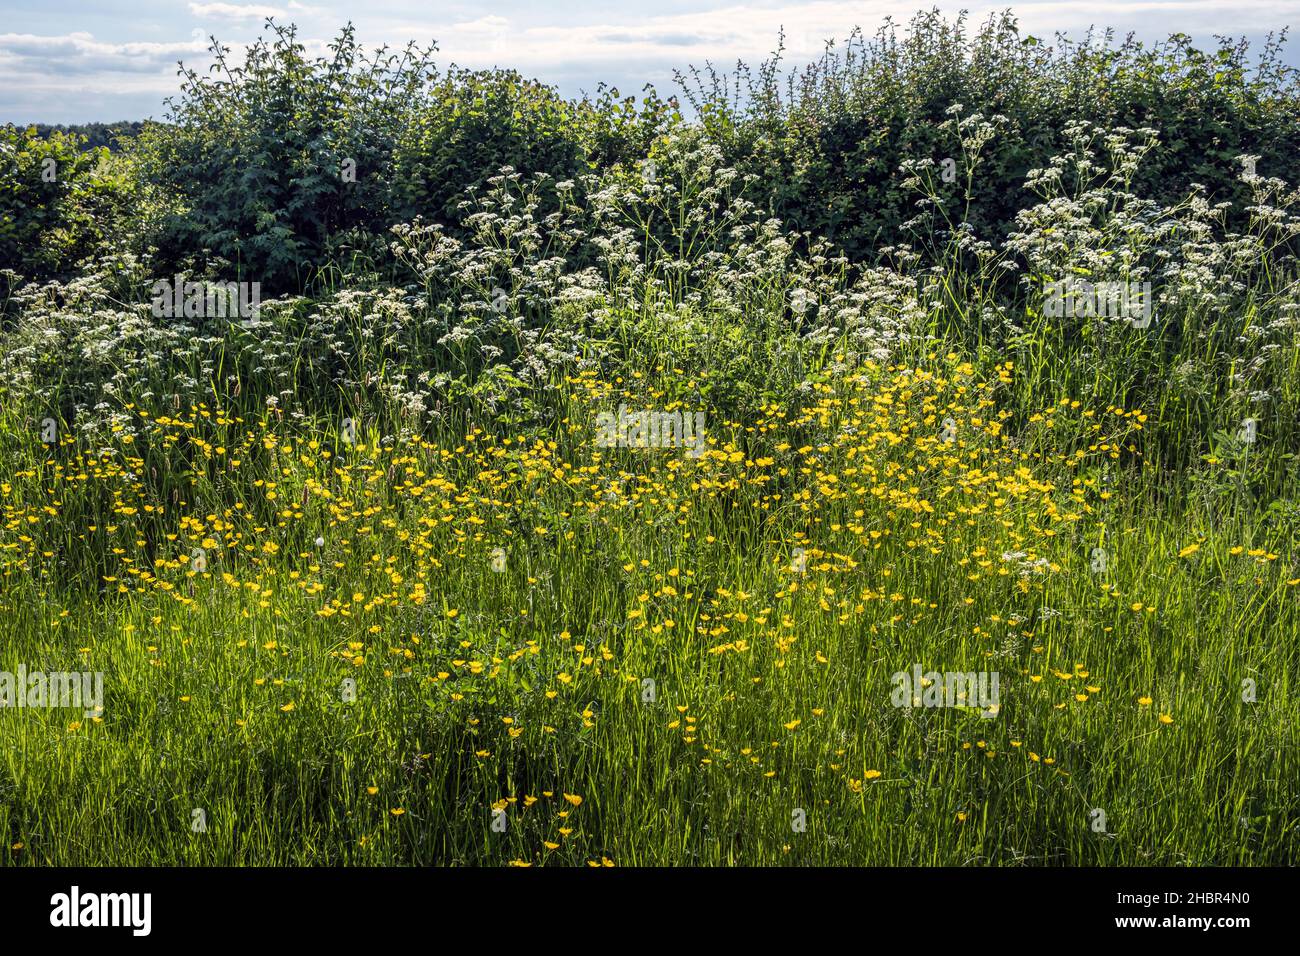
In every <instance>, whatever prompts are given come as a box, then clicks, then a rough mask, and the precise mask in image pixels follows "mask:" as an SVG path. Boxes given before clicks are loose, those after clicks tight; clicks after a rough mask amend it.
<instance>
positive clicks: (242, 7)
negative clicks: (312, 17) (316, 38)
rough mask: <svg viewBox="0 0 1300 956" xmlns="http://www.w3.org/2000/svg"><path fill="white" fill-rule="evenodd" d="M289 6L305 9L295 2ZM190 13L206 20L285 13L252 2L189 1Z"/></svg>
mask: <svg viewBox="0 0 1300 956" xmlns="http://www.w3.org/2000/svg"><path fill="white" fill-rule="evenodd" d="M289 6H290V7H291V8H295V9H299V10H306V9H307V8H306V7H301V6H300V5H298V4H296V3H291V4H289ZM190 13H192V14H194V15H195V16H196V17H203V18H204V19H207V20H252V19H258V20H261V19H264V18H266V17H283V16H286V15H287V11H286V10H285V9H284V8H282V7H264V6H260V5H258V4H253V3H191V4H190Z"/></svg>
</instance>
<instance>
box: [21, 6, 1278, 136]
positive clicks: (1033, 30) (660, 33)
mask: <svg viewBox="0 0 1300 956" xmlns="http://www.w3.org/2000/svg"><path fill="white" fill-rule="evenodd" d="M930 6H938V8H939V9H940V10H941V11H943V12H944V13H945V14H948V15H954V14H956V13H957V12H958V11H959V10H962V9H965V10H967V11H968V13H969V19H970V21H972V22H973V23H979V22H982V21H983V20H984V19H986V18H987V17H988V15H989V14H990V13H992V12H995V11H998V10H1002V9H1008V8H1009V9H1010V10H1011V11H1012V12H1013V13H1014V14H1015V15H1016V17H1017V18H1018V20H1019V22H1020V28H1021V31H1022V33H1027V34H1033V35H1035V36H1038V37H1041V38H1044V39H1050V38H1051V37H1052V36H1053V35H1054V34H1056V33H1057V32H1062V33H1065V34H1067V35H1069V36H1070V37H1072V38H1075V39H1078V38H1080V37H1082V36H1083V35H1084V33H1085V32H1086V31H1087V30H1088V28H1089V27H1090V26H1095V27H1097V28H1099V29H1100V28H1104V27H1113V28H1114V29H1115V30H1116V33H1117V34H1118V35H1120V36H1122V35H1124V34H1126V33H1128V32H1130V31H1131V32H1133V33H1135V34H1136V35H1137V36H1138V37H1139V38H1140V39H1143V40H1148V41H1150V40H1159V39H1163V38H1164V37H1166V36H1167V35H1168V34H1169V33H1173V32H1180V33H1186V34H1189V35H1190V36H1191V37H1192V38H1193V39H1194V40H1195V41H1197V43H1198V45H1202V46H1211V47H1212V46H1213V45H1214V43H1215V41H1214V37H1215V36H1216V35H1229V36H1233V37H1242V36H1244V37H1246V38H1247V39H1249V40H1250V41H1251V42H1252V45H1254V44H1256V43H1258V42H1260V41H1262V40H1263V38H1264V37H1265V36H1266V35H1267V34H1268V33H1269V32H1270V31H1280V30H1281V29H1282V28H1284V27H1287V26H1294V25H1300V0H1232V2H1222V0H1102V2H1093V0H1067V2H1060V0H1026V2H1019V3H1007V2H1005V0H1004V2H1002V3H988V4H981V3H970V2H968V3H964V4H944V3H939V4H935V3H933V2H929V3H927V2H925V0H901V2H899V0H860V2H843V0H689V2H687V0H656V2H655V3H654V4H653V5H652V6H651V5H649V4H645V3H629V2H627V0H601V2H596V0H563V2H562V3H561V2H558V0H551V2H550V3H543V2H540V0H489V2H484V3H466V2H446V0H414V2H390V0H367V2H364V3H357V2H350V3H344V2H330V0H310V2H299V0H264V2H256V3H253V2H241V0H232V2H214V3H209V2H198V3H191V2H185V0H88V2H80V3H78V2H67V0H39V2H27V0H24V2H15V0H0V31H4V32H0V123H3V122H12V123H37V122H45V123H84V122H92V121H96V120H98V121H104V122H111V121H115V120H126V119H132V120H135V119H147V118H151V117H152V118H156V119H161V118H163V116H164V115H165V112H166V109H165V106H164V100H165V98H166V97H167V96H169V95H172V94H175V93H176V92H177V90H178V88H179V80H178V77H177V62H178V61H184V62H185V64H186V65H187V66H191V67H195V68H200V69H202V68H206V66H207V64H208V63H209V62H210V57H209V54H208V44H209V38H210V37H212V36H216V37H217V38H218V39H219V40H221V42H222V43H223V44H225V45H227V46H230V47H231V48H232V50H233V51H235V53H236V54H238V53H239V51H240V49H241V47H242V46H243V45H245V44H247V43H249V42H251V41H252V40H254V39H255V38H256V37H257V36H258V35H259V34H260V33H261V31H262V26H263V21H264V18H265V17H268V16H272V17H275V19H276V20H277V22H280V23H290V22H292V23H296V24H297V25H298V27H299V38H300V40H302V41H303V42H304V43H305V44H306V45H307V48H308V51H309V52H311V53H323V52H324V51H325V45H326V44H327V43H328V42H329V40H330V39H331V38H332V37H334V36H335V35H337V33H338V30H339V28H340V27H341V26H343V25H344V24H345V23H348V22H349V21H350V22H352V23H353V24H354V25H355V26H356V30H357V37H358V39H359V40H360V41H361V42H362V43H364V44H365V45H366V46H367V47H370V46H379V45H383V44H387V45H389V46H392V47H401V46H405V44H406V43H407V41H409V40H415V41H418V42H420V43H429V42H430V41H435V40H436V41H437V44H438V50H439V52H438V55H437V57H436V61H437V62H438V64H440V65H447V64H450V63H456V64H458V65H460V66H467V67H474V68H483V67H494V66H502V67H511V68H513V69H516V70H518V71H519V72H521V73H523V74H525V75H526V76H529V77H535V78H537V79H540V80H542V81H543V82H546V83H549V84H552V85H554V86H556V87H557V88H558V89H559V90H560V92H561V93H563V94H564V95H566V96H573V95H578V94H580V93H582V92H594V91H595V89H596V85H597V83H599V82H600V81H602V80H603V81H605V82H607V83H610V84H612V85H614V86H616V87H618V88H619V90H620V91H621V92H622V93H623V94H624V95H628V94H630V93H637V92H639V91H640V90H641V88H642V86H643V85H644V84H646V83H654V84H655V85H656V86H657V87H658V88H659V90H660V92H661V93H664V94H665V95H666V94H667V93H668V92H670V91H672V90H673V83H672V77H673V70H674V68H685V67H688V66H690V65H692V64H694V65H696V66H703V65H704V64H705V63H706V62H712V63H714V64H716V65H717V66H719V67H720V68H723V69H725V68H729V67H731V66H732V65H734V64H735V62H736V60H737V59H741V60H745V61H746V62H749V63H757V62H758V61H760V60H762V59H764V58H765V57H766V56H767V55H768V54H769V53H770V52H771V51H772V50H773V49H774V48H775V46H776V42H777V36H778V34H779V32H780V30H781V29H782V27H784V29H785V33H786V50H787V60H788V62H790V63H791V64H798V63H800V62H803V61H806V60H808V59H811V58H812V57H813V55H814V54H815V53H816V52H818V51H820V50H821V48H822V44H823V42H824V41H825V40H826V39H828V38H840V39H842V38H843V37H844V36H845V35H847V34H848V32H849V31H850V30H851V29H852V28H853V27H854V26H860V27H862V28H863V29H864V30H865V31H866V32H867V33H874V32H875V30H876V28H877V27H879V26H880V24H881V23H883V22H884V20H885V18H886V17H890V16H892V17H893V18H894V20H895V22H898V23H900V24H905V23H906V22H907V21H908V20H909V19H910V18H911V16H912V15H913V14H914V13H915V12H916V11H917V9H919V8H921V7H926V8H928V7H930ZM1285 50H1286V53H1285V57H1284V59H1285V60H1286V61H1287V62H1288V63H1290V64H1292V65H1295V66H1300V37H1297V38H1296V40H1295V41H1293V42H1288V44H1287V46H1286V48H1285Z"/></svg>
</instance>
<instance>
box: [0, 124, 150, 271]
mask: <svg viewBox="0 0 1300 956" xmlns="http://www.w3.org/2000/svg"><path fill="white" fill-rule="evenodd" d="M82 146H83V144H82V142H81V141H80V140H79V138H78V137H76V136H74V135H71V134H64V133H51V134H50V135H49V136H47V137H42V136H41V135H39V134H38V132H37V130H36V128H35V127H27V128H26V129H23V128H19V127H15V126H13V125H6V126H3V127H0V269H12V270H14V271H15V272H17V273H19V274H21V275H22V276H24V277H26V278H28V279H47V278H51V277H58V276H64V275H66V274H68V273H70V272H71V271H72V270H73V268H74V267H75V265H76V264H77V263H78V262H79V261H80V260H81V259H83V258H84V257H85V256H87V255H89V254H90V253H91V252H92V251H94V249H95V248H96V246H97V245H98V243H100V242H101V241H102V239H103V238H104V236H105V234H106V231H107V230H108V229H109V228H110V225H109V224H110V221H111V219H112V218H113V213H114V211H115V210H116V207H117V204H118V202H119V197H120V193H121V192H122V190H123V188H124V186H123V182H122V180H121V173H120V170H118V169H117V168H116V167H115V166H114V165H113V164H111V163H110V162H109V159H108V154H107V150H105V149H103V148H102V147H100V148H97V149H92V150H85V149H83V148H82Z"/></svg>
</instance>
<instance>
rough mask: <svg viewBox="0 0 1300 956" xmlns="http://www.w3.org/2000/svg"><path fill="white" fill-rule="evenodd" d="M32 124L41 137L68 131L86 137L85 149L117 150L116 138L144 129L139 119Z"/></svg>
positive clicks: (134, 133) (125, 136)
mask: <svg viewBox="0 0 1300 956" xmlns="http://www.w3.org/2000/svg"><path fill="white" fill-rule="evenodd" d="M32 125H33V126H35V127H36V134H37V135H38V136H40V137H41V138H42V139H45V138H48V137H49V135H50V134H51V133H70V134H72V135H74V136H84V137H85V138H86V142H85V143H84V144H83V148H85V149H94V148H96V147H98V146H106V147H108V149H110V150H112V151H113V152H117V151H118V150H120V149H121V148H122V146H121V143H119V142H118V140H119V139H121V138H128V139H129V138H131V137H133V136H135V135H137V134H138V133H139V132H140V130H142V129H144V125H145V124H144V123H143V122H141V121H140V120H121V121H120V122H117V123H73V124H63V123H55V124H50V123H33V124H32Z"/></svg>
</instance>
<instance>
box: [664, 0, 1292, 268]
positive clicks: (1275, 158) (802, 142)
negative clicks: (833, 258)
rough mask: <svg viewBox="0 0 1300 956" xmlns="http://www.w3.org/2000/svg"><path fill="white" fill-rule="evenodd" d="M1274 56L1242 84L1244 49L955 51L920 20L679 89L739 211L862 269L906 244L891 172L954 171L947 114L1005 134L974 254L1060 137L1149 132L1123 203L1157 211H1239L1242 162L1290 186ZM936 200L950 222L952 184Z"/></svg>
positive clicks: (978, 189)
mask: <svg viewBox="0 0 1300 956" xmlns="http://www.w3.org/2000/svg"><path fill="white" fill-rule="evenodd" d="M1280 45H1281V41H1280V40H1278V41H1273V40H1270V42H1269V43H1268V44H1267V45H1266V46H1265V49H1264V50H1263V52H1262V54H1261V56H1260V59H1259V61H1258V64H1257V65H1256V66H1255V68H1254V69H1251V68H1250V65H1249V63H1248V59H1247V52H1248V51H1247V47H1246V45H1245V43H1244V42H1243V43H1238V44H1235V45H1234V44H1229V43H1227V42H1226V41H1225V42H1224V43H1223V45H1221V47H1220V48H1219V49H1218V50H1216V51H1214V52H1213V53H1205V52H1202V51H1199V50H1196V49H1195V48H1193V47H1192V46H1191V44H1190V41H1189V39H1188V38H1187V37H1185V36H1181V35H1175V36H1173V37H1171V38H1170V39H1169V40H1168V41H1167V42H1165V43H1163V44H1159V45H1157V46H1155V47H1145V46H1143V45H1142V44H1140V43H1139V42H1137V41H1136V40H1133V39H1132V38H1129V39H1127V40H1125V41H1124V42H1123V43H1121V44H1119V45H1114V43H1113V38H1112V36H1111V35H1110V34H1109V33H1108V34H1106V35H1105V36H1104V37H1100V38H1098V37H1094V36H1091V35H1090V36H1089V37H1087V38H1086V39H1085V40H1084V41H1082V42H1080V43H1071V42H1069V41H1066V40H1064V39H1061V40H1058V42H1057V44H1056V45H1054V46H1049V45H1047V44H1045V43H1044V42H1043V41H1041V40H1039V39H1037V38H1034V37H1032V36H1026V35H1022V34H1021V33H1020V31H1019V29H1018V27H1017V25H1016V22H1015V19H1014V18H1013V17H1011V16H1010V15H1009V14H1003V15H1001V16H997V17H994V18H991V19H990V20H989V21H988V22H987V23H986V24H985V25H984V26H983V27H981V28H980V29H979V30H978V31H976V32H975V33H974V34H973V35H970V34H969V33H968V31H967V28H966V24H965V22H964V19H963V18H960V17H959V18H958V19H956V20H955V21H951V22H950V21H946V20H944V19H943V18H942V17H941V16H940V15H939V14H938V13H937V12H931V13H925V14H920V15H918V16H917V17H916V18H915V19H914V20H913V21H912V23H911V26H910V28H909V30H908V31H907V32H906V33H905V35H903V36H901V37H900V36H899V34H898V31H897V30H896V28H895V27H894V25H893V24H887V25H886V26H885V27H883V28H882V29H881V30H880V31H879V33H877V34H876V36H875V37H874V38H870V39H868V38H866V37H864V36H863V35H862V34H860V33H854V34H853V35H852V36H851V37H850V39H849V40H848V42H847V43H846V44H844V45H843V46H842V47H840V48H838V49H837V48H834V47H829V48H828V49H827V51H826V52H825V53H824V54H823V56H822V57H821V58H820V59H819V60H818V61H816V62H814V63H812V64H811V65H809V66H807V67H806V68H804V69H803V70H802V71H799V72H797V73H794V74H792V75H790V76H787V77H785V78H784V79H783V77H782V74H781V71H780V69H779V67H780V53H779V52H778V55H777V57H776V58H774V59H773V60H771V61H768V62H766V63H764V64H761V65H760V66H759V68H758V69H757V70H756V71H752V72H751V71H750V70H749V69H748V68H747V67H744V66H743V65H742V66H741V67H740V70H739V71H738V73H737V74H736V75H735V76H732V77H723V76H720V75H718V74H716V73H713V72H711V71H706V72H703V73H702V72H700V71H698V70H692V71H691V72H690V73H689V74H688V75H685V76H682V77H680V78H679V79H680V81H681V83H682V85H683V88H684V90H685V91H686V96H687V98H688V99H689V100H690V102H691V104H692V106H693V107H694V108H695V110H696V112H697V113H698V114H699V116H700V117H701V120H702V122H703V123H704V125H705V127H706V128H707V129H708V130H709V133H710V136H711V137H712V138H714V139H715V140H716V141H717V142H718V143H719V144H720V145H721V146H722V147H723V149H724V152H725V155H726V158H727V161H728V162H729V163H731V164H733V165H735V166H736V167H737V168H738V169H740V170H741V171H742V172H746V173H753V174H754V175H756V176H757V180H756V181H755V183H754V185H753V187H752V189H753V192H752V197H751V198H753V199H754V200H755V201H756V202H758V203H760V204H761V205H763V206H765V207H766V208H768V209H770V210H771V211H772V212H773V213H774V214H775V215H777V216H779V217H781V218H782V219H784V220H785V221H786V222H787V223H789V224H790V225H792V226H794V227H795V228H797V229H799V230H801V231H810V232H813V233H815V234H818V235H821V236H823V237H825V238H827V239H830V240H831V241H833V242H835V243H837V244H838V245H839V246H840V247H841V248H843V249H844V250H845V252H846V253H847V254H848V255H849V256H850V257H851V258H855V259H872V258H874V257H875V256H876V254H877V252H878V250H879V249H880V248H881V247H883V246H888V245H891V244H894V243H896V242H898V241H900V240H903V241H906V240H908V239H909V235H908V231H907V230H906V229H905V228H904V223H905V222H906V221H907V220H908V219H910V218H911V215H912V202H913V199H914V197H913V196H912V195H910V194H909V193H907V192H906V191H904V190H903V189H901V188H900V185H899V184H900V182H901V180H902V177H901V176H899V174H898V170H899V167H900V165H901V164H902V163H903V162H905V161H907V160H911V159H921V158H927V157H928V158H930V159H932V160H933V161H934V162H935V163H940V162H941V161H942V160H943V159H944V158H945V157H953V158H954V159H955V160H956V161H957V162H958V164H960V162H961V153H960V149H959V146H958V143H957V142H956V141H955V138H954V137H952V136H942V135H941V134H940V132H939V129H938V127H939V124H940V123H941V122H942V121H943V120H944V119H945V113H946V111H947V110H948V109H949V108H950V107H952V106H953V105H954V104H961V106H962V113H963V114H964V115H969V114H971V113H982V114H984V115H985V116H986V117H992V116H995V115H1001V116H1004V117H1006V119H1007V124H1006V127H1005V130H1004V133H1003V135H1001V136H1000V137H999V138H998V140H997V141H996V142H995V143H994V144H992V147H991V153H990V155H989V156H988V157H987V158H986V159H985V161H984V163H983V164H982V165H981V167H980V175H979V177H978V178H977V179H976V180H975V181H974V182H972V183H971V195H970V197H969V199H970V201H969V211H968V221H969V222H970V223H971V225H972V226H973V227H974V229H975V232H976V234H978V235H980V236H982V237H984V238H987V239H996V238H1000V237H1002V236H1005V235H1006V233H1007V231H1008V229H1009V227H1010V225H1011V223H1012V221H1013V219H1014V216H1015V213H1016V211H1017V209H1019V208H1022V207H1023V206H1024V200H1025V198H1026V196H1025V193H1024V191H1023V189H1022V188H1021V186H1022V184H1023V181H1024V178H1025V174H1026V173H1027V172H1028V171H1029V170H1030V169H1032V168H1035V167H1040V166H1044V165H1046V164H1047V162H1048V160H1049V159H1050V157H1051V156H1053V155H1055V154H1056V153H1057V152H1059V151H1060V149H1061V147H1063V146H1064V145H1065V137H1064V135H1063V133H1064V129H1065V126H1066V124H1068V123H1069V122H1070V121H1072V120H1087V121H1089V122H1091V123H1093V124H1095V125H1098V126H1101V127H1105V128H1114V127H1119V126H1128V127H1131V128H1139V127H1144V126H1149V127H1153V128H1155V129H1156V130H1157V131H1158V132H1159V134H1160V138H1161V142H1162V144H1163V145H1164V148H1162V149H1161V151H1160V156H1159V159H1158V161H1156V162H1153V163H1151V164H1150V165H1149V166H1148V167H1146V168H1145V169H1144V170H1143V173H1142V177H1141V179H1140V180H1139V182H1138V183H1137V186H1138V188H1139V191H1140V192H1142V193H1143V194H1144V195H1147V196H1149V197H1150V198H1152V199H1155V200H1157V201H1160V202H1164V203H1171V204H1172V203H1175V202H1177V201H1178V200H1179V199H1181V198H1182V197H1183V196H1185V195H1186V193H1187V191H1188V189H1189V188H1190V186H1191V185H1192V184H1193V183H1199V184H1201V185H1204V186H1205V187H1207V189H1208V190H1209V195H1210V197H1211V199H1212V200H1214V201H1226V200H1237V201H1241V200H1243V199H1245V198H1246V197H1247V192H1246V191H1245V189H1244V187H1243V186H1242V184H1241V183H1240V181H1239V179H1238V176H1237V174H1238V173H1239V172H1240V170H1241V165H1240V164H1239V163H1238V162H1237V160H1236V157H1237V156H1238V155H1241V154H1243V153H1245V154H1252V155H1257V156H1259V157H1260V158H1259V160H1258V172H1259V174H1260V175H1263V176H1269V175H1278V176H1282V177H1284V178H1287V177H1289V175H1290V172H1291V169H1290V166H1291V164H1293V163H1294V162H1295V159H1296V157H1297V156H1300V97H1298V96H1297V91H1298V90H1300V87H1298V86H1297V73H1296V71H1295V70H1293V69H1291V68H1289V67H1286V66H1285V65H1283V64H1282V63H1281V62H1280ZM949 188H950V190H951V191H952V195H953V198H954V201H956V200H958V199H960V200H961V201H962V202H963V204H964V203H965V200H966V197H965V195H964V188H965V177H964V175H963V173H962V171H961V170H960V169H959V170H958V174H957V179H956V182H955V183H952V184H951V185H950V186H949Z"/></svg>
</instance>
